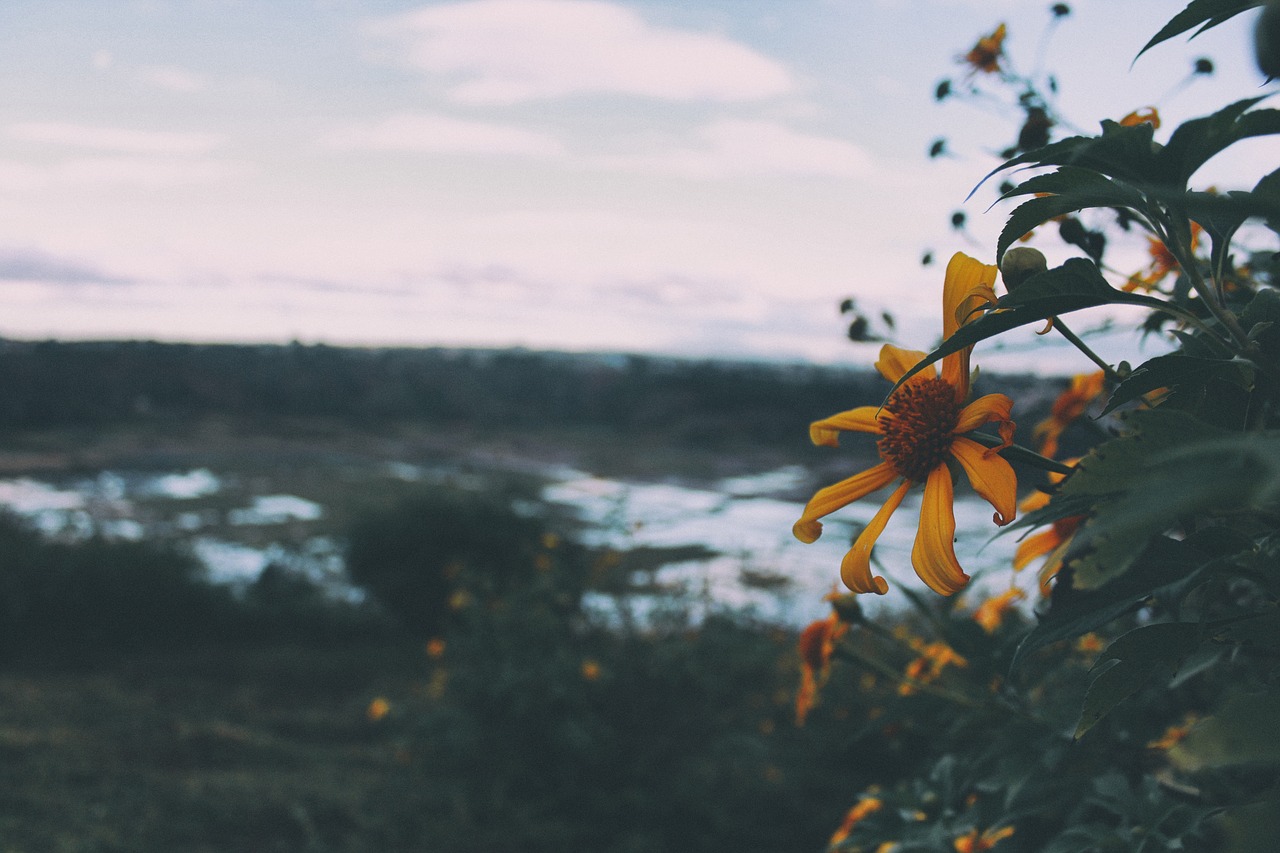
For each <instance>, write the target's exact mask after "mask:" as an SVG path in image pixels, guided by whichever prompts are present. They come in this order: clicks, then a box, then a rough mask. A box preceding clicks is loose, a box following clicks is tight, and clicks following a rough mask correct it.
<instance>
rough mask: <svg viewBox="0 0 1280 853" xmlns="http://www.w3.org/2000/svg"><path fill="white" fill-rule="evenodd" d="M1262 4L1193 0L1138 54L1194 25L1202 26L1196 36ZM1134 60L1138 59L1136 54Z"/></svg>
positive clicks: (1251, 0) (1260, 1)
mask: <svg viewBox="0 0 1280 853" xmlns="http://www.w3.org/2000/svg"><path fill="white" fill-rule="evenodd" d="M1262 4H1263V0H1191V3H1190V5H1188V6H1187V8H1185V9H1183V10H1182V11H1181V12H1179V13H1178V14H1177V15H1174V16H1173V19H1172V20H1171V21H1169V23H1167V24H1165V25H1164V26H1163V27H1161V28H1160V32H1158V33H1156V34H1155V35H1154V36H1152V37H1151V41H1149V42H1147V43H1146V44H1145V45H1144V46H1143V48H1142V50H1140V51H1138V56H1142V54H1144V53H1146V52H1147V51H1148V50H1150V49H1151V48H1153V47H1155V46H1156V45H1158V44H1160V43H1161V42H1163V41H1168V40H1169V39H1171V38H1173V37H1174V36H1176V35H1181V34H1182V33H1185V32H1186V31H1187V30H1189V29H1191V28H1192V27H1200V29H1199V30H1197V31H1196V32H1195V33H1194V34H1193V36H1192V37H1193V38H1194V37H1195V36H1197V35H1199V34H1200V33H1202V32H1204V31H1205V30H1207V29H1210V28H1211V27H1216V26H1217V25H1218V24H1221V23H1222V22H1223V21H1225V20H1227V19H1229V18H1232V17H1234V16H1236V15H1238V14H1240V13H1241V12H1246V11H1248V10H1249V9H1252V8H1254V7H1255V6H1261V5H1262ZM1134 61H1137V57H1136V56H1135V57H1134Z"/></svg>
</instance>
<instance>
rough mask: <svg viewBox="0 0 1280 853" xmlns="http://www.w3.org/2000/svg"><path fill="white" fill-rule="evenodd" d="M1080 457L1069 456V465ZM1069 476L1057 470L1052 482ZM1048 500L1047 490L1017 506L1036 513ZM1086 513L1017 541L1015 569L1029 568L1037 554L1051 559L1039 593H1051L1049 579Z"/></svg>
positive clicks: (1042, 573) (1043, 569)
mask: <svg viewBox="0 0 1280 853" xmlns="http://www.w3.org/2000/svg"><path fill="white" fill-rule="evenodd" d="M1079 461H1080V460H1078V459H1069V460H1067V462H1066V464H1067V465H1071V466H1073V467H1074V466H1075V464H1076V463H1077V462H1079ZM1065 476H1066V475H1064V474H1059V473H1057V472H1051V473H1050V474H1049V481H1050V482H1051V483H1055V484H1056V483H1060V482H1062V480H1063V478H1064V477H1065ZM1048 503H1049V496H1048V495H1047V494H1045V493H1044V492H1035V493H1033V494H1031V495H1029V496H1028V497H1027V498H1025V499H1024V500H1023V501H1022V503H1021V504H1019V505H1018V509H1020V510H1021V511H1022V512H1034V511H1035V510H1037V509H1040V508H1041V507H1043V506H1045V505H1047V504H1048ZM1084 520H1085V516H1083V515H1070V516H1067V517H1066V518H1059V519H1058V520H1056V521H1054V522H1053V524H1052V525H1051V526H1050V527H1049V529H1047V530H1042V531H1040V532H1039V533H1036V534H1035V535H1033V536H1028V537H1027V538H1026V539H1024V540H1022V542H1020V543H1018V548H1017V550H1016V551H1014V552H1013V570H1014V571H1015V572H1020V571H1022V570H1023V569H1024V568H1026V567H1027V564H1028V563H1030V562H1031V561H1032V560H1035V559H1036V558H1038V557H1044V556H1046V555H1048V559H1046V560H1045V561H1044V564H1043V565H1042V566H1041V567H1040V576H1039V584H1040V593H1041V595H1048V594H1049V581H1050V580H1052V579H1053V577H1054V576H1055V575H1057V574H1058V571H1059V570H1060V569H1061V568H1062V561H1063V559H1064V558H1065V557H1066V555H1067V547H1068V546H1069V545H1070V544H1071V537H1072V536H1074V535H1075V532H1076V530H1078V529H1079V527H1080V525H1081V524H1083V523H1084Z"/></svg>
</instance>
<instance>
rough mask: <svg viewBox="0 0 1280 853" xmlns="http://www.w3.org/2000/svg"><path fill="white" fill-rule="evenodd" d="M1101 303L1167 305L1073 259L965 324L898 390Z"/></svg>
mask: <svg viewBox="0 0 1280 853" xmlns="http://www.w3.org/2000/svg"><path fill="white" fill-rule="evenodd" d="M1099 305H1142V306H1145V307H1148V308H1155V309H1157V310H1161V309H1164V308H1165V307H1166V306H1165V303H1164V302H1162V301H1160V300H1159V299H1155V298H1153V297H1150V296H1143V295H1141V294H1138V293H1125V292H1123V291H1121V290H1116V289H1115V288H1114V287H1112V286H1111V285H1109V284H1107V281H1106V279H1104V278H1103V277H1102V273H1100V272H1098V268H1097V266H1095V265H1094V264H1093V263H1091V262H1090V261H1086V260H1084V259H1083V258H1071V259H1069V260H1068V261H1067V262H1066V263H1064V264H1063V265H1062V266H1060V267H1054V268H1053V269H1051V270H1045V271H1044V272H1042V273H1037V274H1036V275H1033V276H1031V277H1030V278H1028V279H1027V280H1026V281H1024V282H1023V283H1022V284H1021V285H1020V286H1019V287H1018V289H1017V290H1015V291H1014V292H1013V293H1009V294H1006V295H1005V296H1004V297H1002V298H1001V299H1000V300H999V301H998V302H997V303H996V305H995V308H994V310H991V311H988V312H987V313H986V314H984V315H983V316H981V317H979V318H978V319H976V320H974V321H973V322H971V323H968V324H967V325H964V326H961V327H960V328H959V329H958V330H957V331H956V333H955V334H954V335H952V336H951V337H949V338H947V339H946V340H945V341H943V342H942V344H941V345H940V346H939V347H938V348H937V349H936V350H934V351H933V352H931V353H929V355H928V356H926V357H925V359H924V360H923V361H921V362H920V363H919V364H917V365H916V366H915V367H913V368H911V370H909V371H907V373H906V375H904V376H903V377H902V379H900V380H898V383H897V384H896V385H894V389H896V388H897V387H898V386H899V385H901V384H902V383H903V382H905V381H906V380H907V379H908V378H910V377H911V376H914V375H915V374H916V373H918V372H919V371H921V370H923V369H924V368H926V367H928V366H929V365H930V364H933V363H935V362H937V361H939V360H941V359H942V358H944V357H946V356H948V355H950V354H951V353H953V352H959V351H960V350H962V349H964V348H965V347H969V346H973V345H974V344H976V343H978V342H979V341H984V340H986V339H987V338H991V337H995V336H996V335H999V334H1003V333H1004V332H1007V331H1009V330H1010V329H1016V328H1017V327H1019V326H1025V325H1027V324H1029V323H1038V322H1042V321H1044V320H1047V319H1048V318H1049V317H1056V316H1057V315H1059V314H1067V313H1070V312H1072V311H1079V310H1080V309H1082V308H1094V307H1097V306H1099ZM890 393H892V391H891V392H890Z"/></svg>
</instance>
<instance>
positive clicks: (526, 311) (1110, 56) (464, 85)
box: [0, 0, 1275, 370]
mask: <svg viewBox="0 0 1280 853" xmlns="http://www.w3.org/2000/svg"><path fill="white" fill-rule="evenodd" d="M1049 5H1050V4H1048V3H1044V4H1041V3H1026V2H1016V3H1015V2H1000V1H999V0H988V2H977V0H923V2H906V0H704V2H700V3H697V4H689V3H686V2H658V0H628V1H627V2H622V0H462V2H422V0H418V2H404V1H403V0H273V2H270V3H265V2H257V0H171V2H166V0H136V2H135V0H60V2H56V3H50V2H44V0H6V2H5V3H4V4H3V7H0V34H3V35H2V36H0V38H3V47H4V49H3V50H2V51H0V299H2V300H3V301H2V302H0V335H4V336H10V337H26V338H31V337H41V338H42V337H56V338H66V339H75V338H124V337H127V338H132V337H146V338H153V339H162V340H195V341H266V342H285V341H289V340H295V339H296V340H301V341H304V342H320V341H323V342H327V343H332V344H397V345H399V344H409V345H437V344H443V345H475V346H509V345H522V346H528V347H534V348H557V349H575V350H592V349H606V350H628V351H650V352H662V353H675V354H685V355H699V356H701V355H722V356H733V357H763V358H788V359H790V358H803V359H809V360H814V361H821V362H842V361H852V362H863V363H865V362H869V361H870V360H871V359H872V358H873V357H874V348H873V347H869V346H865V345H864V346H854V345H851V344H849V343H847V342H846V341H844V340H843V336H842V324H841V321H840V318H839V315H838V313H837V311H836V306H837V305H838V303H839V302H840V300H841V299H843V298H844V297H846V296H853V297H855V298H856V299H858V301H859V304H861V305H862V306H864V307H865V308H868V309H873V310H879V309H889V310H892V311H894V312H895V313H896V314H897V315H898V317H899V320H900V326H899V330H900V333H901V338H902V342H903V343H907V344H910V345H913V346H917V347H924V346H927V345H928V344H929V343H931V342H932V338H933V337H934V336H935V335H936V329H937V322H938V321H937V311H938V306H937V296H938V293H939V292H940V287H941V281H940V274H941V272H940V269H941V267H940V266H934V267H931V268H922V267H921V266H920V264H919V257H920V255H921V253H922V252H923V251H924V250H925V249H930V250H932V251H933V252H934V253H935V254H937V255H938V256H939V257H940V258H941V259H943V260H945V258H946V256H948V255H949V254H950V253H951V252H953V251H957V250H963V251H968V252H970V253H971V254H975V255H978V256H979V257H981V258H982V259H983V260H987V261H991V260H994V259H993V258H989V257H987V254H988V253H990V252H991V251H992V249H993V246H994V234H995V233H997V231H998V229H999V225H1000V219H999V216H998V214H996V213H990V214H984V213H983V208H984V207H985V206H986V204H987V202H988V201H989V199H990V196H983V195H982V194H981V193H980V194H979V195H978V196H977V197H975V200H974V201H971V202H969V203H968V204H967V205H965V207H964V209H965V210H966V211H967V213H968V214H969V217H970V221H971V223H972V233H973V235H974V237H975V240H974V241H973V242H971V241H970V240H969V239H968V238H966V237H963V236H961V235H957V234H955V233H953V232H951V231H950V229H949V227H948V220H949V216H950V213H951V211H952V210H955V209H957V208H960V207H961V206H962V204H963V203H964V198H965V195H966V194H967V193H968V191H969V189H970V188H971V187H972V185H973V184H974V183H975V182H976V180H977V179H978V178H979V177H980V176H981V175H982V174H983V173H985V172H986V171H987V170H988V169H989V168H990V167H991V166H992V165H993V164H994V163H995V162H996V161H995V160H994V159H992V157H991V155H990V152H989V149H990V148H993V147H995V146H997V145H998V144H1000V142H1001V141H1003V140H1004V139H1006V138H1007V137H1008V136H1009V134H1011V133H1012V132H1014V127H1015V125H1012V124H1005V123H1002V122H1001V120H1000V119H999V118H998V116H997V114H995V113H992V112H987V111H984V110H981V109H978V108H976V107H975V106H973V105H970V104H962V103H944V104H941V105H938V104H935V103H934V100H933V97H932V93H933V90H934V87H935V85H936V84H937V82H938V81H939V80H940V79H942V78H943V77H946V76H954V75H957V74H960V73H962V69H961V68H960V67H959V66H957V65H956V64H955V59H956V57H957V55H959V54H962V53H963V52H964V51H965V50H966V49H967V48H968V47H969V45H970V44H972V42H973V41H974V39H975V38H976V37H977V36H979V35H981V34H983V33H985V32H988V31H990V30H991V29H992V28H993V27H994V26H995V24H996V23H998V22H1000V21H1007V22H1008V26H1009V32H1010V36H1009V40H1008V42H1007V47H1008V49H1009V51H1010V52H1011V54H1012V56H1013V58H1014V61H1015V62H1017V63H1019V64H1020V65H1022V66H1023V67H1024V68H1025V67H1026V66H1027V65H1029V64H1031V63H1032V62H1034V61H1035V56H1036V54H1037V45H1038V43H1039V40H1040V36H1041V33H1042V32H1043V31H1044V29H1045V24H1046V22H1047V21H1048V20H1049V14H1048V6H1049ZM1071 5H1072V8H1073V14H1072V15H1071V16H1070V17H1069V18H1067V19H1065V20H1064V21H1062V22H1061V24H1060V26H1059V27H1058V29H1057V32H1056V33H1055V35H1054V38H1053V39H1052V41H1051V42H1050V46H1049V49H1048V52H1047V53H1046V54H1045V55H1044V60H1045V61H1046V62H1047V64H1048V65H1049V66H1051V67H1053V68H1055V69H1057V70H1058V71H1059V76H1060V79H1061V84H1062V87H1063V101H1062V103H1063V106H1064V110H1065V112H1066V113H1067V114H1068V115H1069V116H1071V117H1072V118H1074V119H1075V120H1076V121H1077V122H1078V123H1079V124H1080V125H1082V126H1083V127H1085V128H1086V129H1092V128H1094V127H1096V121H1097V120H1098V119H1100V118H1103V117H1110V118H1118V117H1120V116H1122V115H1124V114H1125V113H1127V112H1129V111H1130V110H1133V109H1135V108H1137V107H1141V106H1144V105H1147V104H1152V103H1155V104H1158V105H1159V106H1160V107H1161V111H1162V114H1163V115H1164V116H1165V119H1166V130H1165V131H1164V132H1167V130H1168V128H1169V127H1171V126H1172V124H1173V123H1174V122H1176V121H1178V120H1181V119H1185V118H1188V117H1191V116H1194V115H1198V114H1201V113H1203V112H1206V111H1208V110H1210V109H1213V108H1215V107H1216V106H1217V105H1220V104H1222V103H1224V102H1226V101H1227V100H1234V99H1237V98H1241V97H1247V96H1250V95H1254V94H1258V93H1260V91H1265V90H1260V89H1259V86H1260V83H1261V81H1260V78H1259V77H1258V74H1257V72H1256V71H1255V70H1254V69H1253V66H1252V62H1251V60H1250V59H1249V56H1248V50H1247V45H1248V39H1249V33H1250V25H1251V19H1249V18H1242V19H1239V20H1237V21H1235V22H1232V23H1231V24H1229V25H1228V26H1224V27H1222V28H1220V29H1219V30H1216V31H1214V32H1213V33H1210V34H1208V35H1207V36H1205V37H1202V38H1201V39H1197V40H1196V41H1193V42H1191V43H1190V44H1187V43H1186V42H1185V41H1184V40H1182V39H1179V40H1177V41H1175V42H1173V43H1170V44H1167V45H1164V46H1161V47H1158V48H1156V49H1155V50H1153V51H1152V52H1151V53H1149V54H1147V55H1146V56H1144V57H1143V58H1142V59H1140V60H1139V61H1138V62H1137V63H1136V64H1135V65H1134V66H1133V68H1132V70H1131V69H1130V62H1131V60H1132V58H1133V56H1134V54H1135V53H1136V52H1137V50H1138V48H1139V47H1140V46H1141V44H1142V43H1143V42H1144V41H1145V40H1146V38H1147V37H1149V35H1150V34H1151V33H1152V32H1154V29H1155V28H1156V27H1158V25H1159V24H1160V23H1162V22H1163V21H1164V20H1166V19H1167V18H1168V17H1170V16H1171V15H1172V14H1174V13H1175V12H1176V11H1178V10H1179V9H1180V8H1181V7H1182V5H1183V4H1182V3H1181V2H1167V0H1124V1H1123V2H1121V0H1082V2H1076V3H1072V4H1071ZM1200 55H1208V56H1211V57H1212V58H1213V59H1214V60H1215V62H1216V63H1217V66H1218V73H1217V74H1215V75H1214V76H1213V77H1212V78H1207V79H1200V80H1197V81H1196V82H1195V83H1194V84H1192V85H1190V86H1187V87H1185V88H1183V89H1180V90H1177V91H1171V90H1173V89H1174V88H1175V86H1174V84H1175V83H1177V82H1178V81H1180V80H1182V79H1183V78H1184V77H1185V76H1186V72H1187V70H1188V69H1189V67H1190V63H1191V61H1192V60H1193V59H1194V58H1195V57H1196V56H1200ZM1117 79H1118V80H1119V81H1120V82H1119V84H1118V85H1117V83H1116V80H1117ZM940 135H945V136H947V137H948V138H949V139H950V147H951V149H952V150H953V151H955V152H956V156H954V157H946V158H940V159H938V160H934V161H930V160H929V159H928V158H927V157H926V154H925V152H926V150H927V148H928V145H929V143H930V141H931V140H932V139H933V138H935V137H937V136H940ZM1267 144H1270V145H1274V143H1269V142H1268V143H1263V146H1254V147H1248V146H1245V147H1243V148H1242V150H1241V151H1240V153H1239V155H1238V157H1237V158H1236V161H1235V163H1234V164H1233V163H1225V164H1223V165H1222V166H1220V167H1215V168H1217V169H1219V172H1218V173H1212V174H1207V175H1206V176H1204V180H1205V182H1206V183H1210V182H1212V183H1219V184H1221V185H1223V186H1224V188H1231V187H1233V186H1237V185H1238V184H1237V183H1232V181H1235V180H1244V179H1245V178H1247V177H1248V176H1249V175H1250V174H1254V175H1256V174H1257V173H1258V169H1259V166H1258V163H1259V162H1266V161H1267V160H1266V158H1268V157H1269V160H1270V162H1271V163H1272V165H1271V166H1270V167H1268V168H1274V160H1275V157H1274V148H1271V149H1267V148H1266V147H1265V145H1267ZM1046 248H1047V251H1049V253H1050V255H1051V259H1053V260H1055V261H1056V260H1059V259H1060V258H1061V257H1065V255H1066V253H1065V251H1063V250H1061V249H1059V248H1058V247H1056V246H1054V245H1053V244H1046ZM1055 252H1056V253H1057V256H1055ZM1142 259H1143V246H1142V245H1141V244H1140V243H1138V242H1135V243H1134V245H1133V246H1131V247H1127V248H1126V247H1123V246H1119V247H1116V249H1115V252H1114V255H1113V257H1112V258H1111V260H1112V261H1113V262H1114V263H1117V264H1123V263H1126V262H1128V263H1132V264H1134V265H1135V269H1136V265H1141V263H1142ZM1087 324H1088V323H1087V322H1082V323H1081V325H1087ZM1130 343H1131V342H1128V341H1125V342H1124V345H1126V346H1127V345H1130ZM1025 346H1026V347H1028V348H1026V349H1022V348H1019V347H1018V346H1015V350H1014V352H1011V353H1009V354H1007V355H1004V356H1001V355H1000V354H998V353H993V354H992V357H993V359H995V363H996V366H997V367H1033V368H1039V369H1052V370H1057V369H1064V370H1070V369H1072V368H1073V367H1077V366H1078V367H1079V368H1080V369H1084V366H1083V365H1075V364H1074V363H1073V362H1072V361H1071V359H1070V357H1065V358H1064V356H1063V354H1062V352H1061V351H1060V350H1053V349H1045V348H1044V347H1043V346H1041V345H1039V344H1032V343H1027V344H1025ZM1122 356H1123V357H1129V353H1127V352H1123V351H1118V353H1117V356H1116V357H1122Z"/></svg>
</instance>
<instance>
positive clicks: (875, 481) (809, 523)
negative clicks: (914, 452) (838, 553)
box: [791, 462, 899, 542]
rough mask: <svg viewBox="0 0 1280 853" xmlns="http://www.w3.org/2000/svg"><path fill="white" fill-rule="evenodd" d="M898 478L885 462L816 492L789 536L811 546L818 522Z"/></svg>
mask: <svg viewBox="0 0 1280 853" xmlns="http://www.w3.org/2000/svg"><path fill="white" fill-rule="evenodd" d="M898 476H899V474H898V472H897V470H896V469H894V467H893V466H892V465H890V464H889V463H888V462H881V463H880V464H879V465H876V466H875V467H874V468H868V469H867V470H865V471H863V472H862V473H860V474H854V475H853V476H852V477H849V478H848V479H847V480H841V481H840V482H838V483H836V484H834V485H831V486H827V487H826V488H824V489H819V490H818V491H817V492H816V493H815V494H814V496H813V497H812V498H810V499H809V503H808V504H806V505H805V508H804V512H803V513H802V514H801V516H800V520H799V521H797V522H796V523H795V524H794V525H792V527H791V532H792V533H793V534H795V537H796V538H797V539H799V540H800V541H801V542H813V541H815V540H817V538H818V537H819V536H821V535H822V523H821V522H820V521H818V519H820V518H822V517H824V516H827V515H830V514H831V513H833V512H835V511H836V510H838V509H840V507H842V506H846V505H847V504H851V503H853V502H854V501H856V500H858V499H859V498H864V497H866V496H867V495H869V494H871V493H872V492H874V491H876V490H878V489H883V488H884V487H885V486H887V485H889V484H890V483H891V482H893V480H894V479H895V478H896V477H898Z"/></svg>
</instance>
